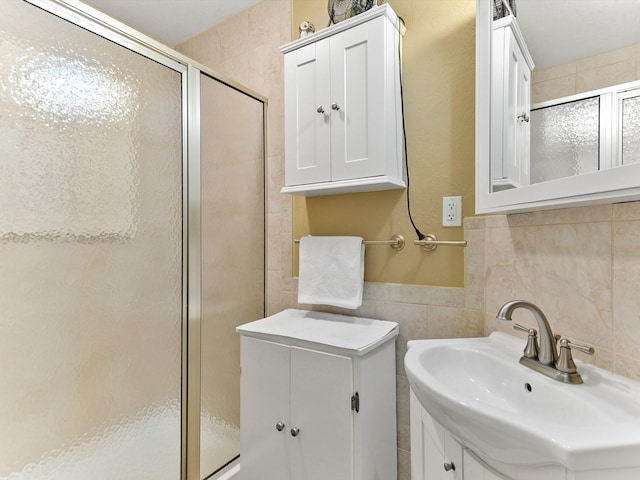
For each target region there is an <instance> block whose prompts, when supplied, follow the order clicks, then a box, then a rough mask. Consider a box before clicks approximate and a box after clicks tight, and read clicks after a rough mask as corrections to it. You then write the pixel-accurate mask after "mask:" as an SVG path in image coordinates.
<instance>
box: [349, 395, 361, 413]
mask: <svg viewBox="0 0 640 480" xmlns="http://www.w3.org/2000/svg"><path fill="white" fill-rule="evenodd" d="M351 410H355V411H356V413H357V412H359V411H360V394H359V393H358V392H356V393H355V394H353V395H352V396H351Z"/></svg>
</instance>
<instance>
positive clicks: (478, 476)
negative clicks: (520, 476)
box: [464, 451, 508, 480]
mask: <svg viewBox="0 0 640 480" xmlns="http://www.w3.org/2000/svg"><path fill="white" fill-rule="evenodd" d="M464 480H508V479H507V477H504V476H502V475H498V474H496V473H494V472H492V471H491V470H489V469H488V468H485V467H484V466H483V465H482V464H481V463H480V462H479V461H478V460H476V459H475V458H474V457H473V455H471V454H470V453H469V452H467V451H465V452H464Z"/></svg>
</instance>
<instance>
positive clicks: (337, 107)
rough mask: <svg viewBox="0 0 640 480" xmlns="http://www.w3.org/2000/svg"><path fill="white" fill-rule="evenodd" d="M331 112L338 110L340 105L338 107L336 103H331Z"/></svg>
mask: <svg viewBox="0 0 640 480" xmlns="http://www.w3.org/2000/svg"><path fill="white" fill-rule="evenodd" d="M331 110H340V105H338V104H337V103H335V102H334V103H332V104H331Z"/></svg>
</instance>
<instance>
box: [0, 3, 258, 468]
mask: <svg viewBox="0 0 640 480" xmlns="http://www.w3.org/2000/svg"><path fill="white" fill-rule="evenodd" d="M265 118H266V100H265V99H264V98H262V97H261V96H259V95H257V94H255V93H253V92H251V91H249V90H247V89H245V88H243V87H242V86H240V85H237V84H235V83H234V82H231V81H228V80H225V79H222V78H219V77H218V76H216V75H215V74H214V73H213V72H212V71H210V70H209V69H207V68H206V67H204V66H202V65H198V64H196V63H195V62H193V61H192V60H190V59H188V58H187V57H185V56H183V55H181V54H179V53H177V52H175V51H173V50H171V49H169V48H167V47H166V46H164V45H162V44H160V43H158V42H156V41H154V40H152V39H150V38H148V37H145V36H144V35H141V34H139V33H137V32H136V31H134V30H132V29H131V28H129V27H126V26H124V25H122V24H120V23H118V22H116V21H114V20H112V19H110V18H109V17H107V16H105V15H103V14H101V13H99V12H97V11H95V10H92V9H90V8H88V7H86V6H84V5H83V4H81V3H79V2H77V1H75V0H2V2H0V385H1V388H0V405H1V406H2V408H1V409H0V426H1V427H0V480H33V479H47V480H58V479H60V480H62V479H64V480H75V479H78V480H80V479H82V480H85V479H87V478H92V479H96V480H100V479H105V480H107V479H109V480H111V479H118V480H128V479H131V480H133V479H136V480H137V479H141V478H153V479H154V480H155V479H159V480H164V479H166V480H178V479H188V480H200V479H203V478H207V477H209V476H214V475H215V472H217V471H219V470H221V469H223V467H225V466H226V465H229V464H233V462H234V459H236V458H237V457H238V454H239V375H240V372H239V340H238V338H237V335H236V334H235V327H236V326H237V325H239V324H241V323H244V322H247V321H251V320H255V319H257V318H260V317H262V316H264V298H265V295H264V292H265V281H264V262H265V260H264V258H265V256H264V245H265V233H264V232H265V229H264V177H265V175H264V159H265V141H264V137H265Z"/></svg>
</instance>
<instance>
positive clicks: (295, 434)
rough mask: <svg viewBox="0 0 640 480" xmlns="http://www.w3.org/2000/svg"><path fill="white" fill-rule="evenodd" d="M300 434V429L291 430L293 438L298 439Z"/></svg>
mask: <svg viewBox="0 0 640 480" xmlns="http://www.w3.org/2000/svg"><path fill="white" fill-rule="evenodd" d="M299 433H300V429H299V428H298V427H293V428H292V429H291V436H292V437H297V436H298V434H299Z"/></svg>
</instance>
